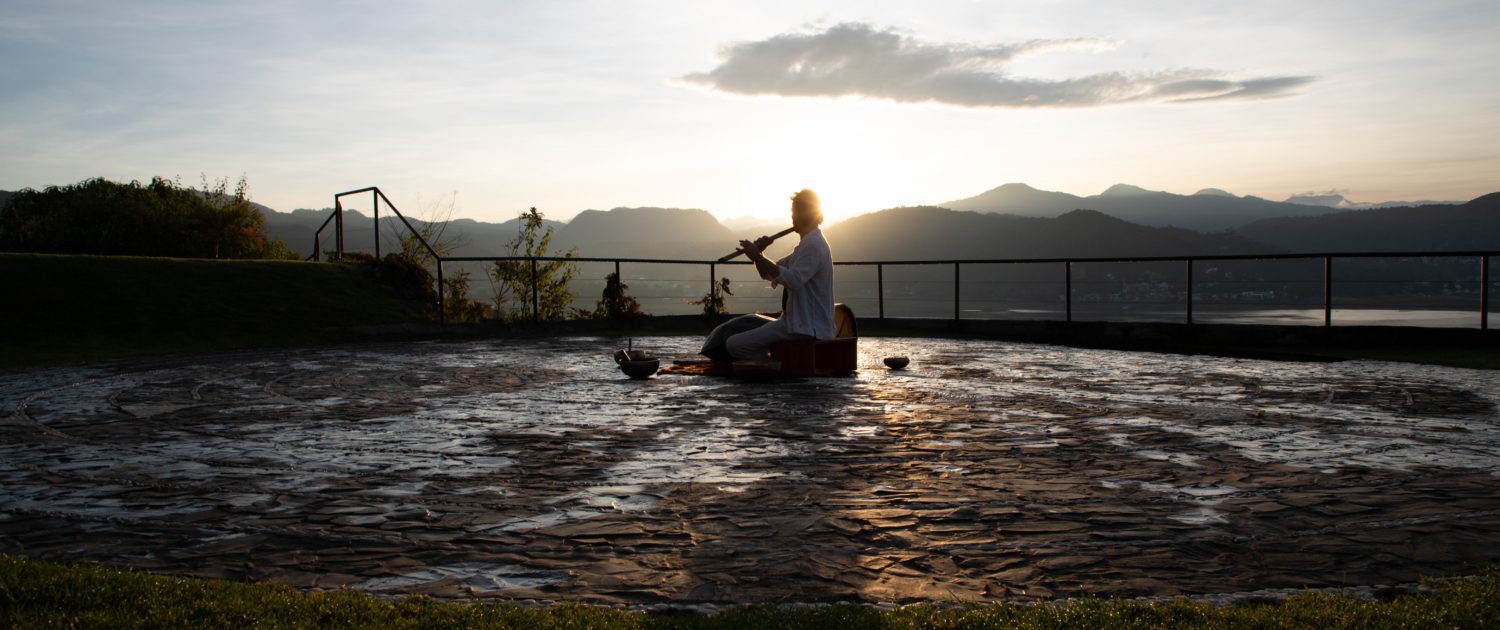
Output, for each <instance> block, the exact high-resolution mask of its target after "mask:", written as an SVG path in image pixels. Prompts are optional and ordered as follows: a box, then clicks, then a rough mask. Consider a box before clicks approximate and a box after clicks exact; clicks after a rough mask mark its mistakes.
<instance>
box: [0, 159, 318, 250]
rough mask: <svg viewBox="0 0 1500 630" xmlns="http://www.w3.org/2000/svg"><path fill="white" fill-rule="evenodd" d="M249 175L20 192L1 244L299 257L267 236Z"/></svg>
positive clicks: (0, 227) (9, 206) (0, 217)
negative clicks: (186, 183)
mask: <svg viewBox="0 0 1500 630" xmlns="http://www.w3.org/2000/svg"><path fill="white" fill-rule="evenodd" d="M265 222H266V218H265V216H264V215H263V214H261V212H260V211H259V210H258V209H256V208H255V207H254V206H252V205H251V204H250V199H249V197H248V196H247V186H246V184H245V179H244V178H243V177H242V178H240V181H239V184H238V185H237V186H236V187H235V189H234V191H233V192H230V191H229V181H228V180H227V179H220V180H218V181H216V182H214V183H213V184H210V183H209V182H208V180H207V178H204V181H203V190H201V191H200V190H194V189H192V188H186V187H183V186H182V185H181V184H179V183H177V182H174V181H170V180H167V179H165V178H161V177H155V178H152V179H151V183H149V184H142V183H140V182H138V181H133V182H130V183H129V184H117V183H114V182H111V181H108V180H105V179H103V178H95V179H88V180H84V181H82V182H79V183H77V184H74V185H71V186H61V187H59V186H51V187H48V188H47V189H45V190H42V191H37V190H32V189H29V188H28V189H25V190H21V191H19V192H17V193H16V194H15V196H14V197H12V198H11V200H10V201H9V202H8V203H6V204H5V207H4V208H3V209H0V250H3V251H11V252H28V253H47V254H99V255H107V256H167V257H175V258H258V259H266V258H296V255H295V254H292V253H291V252H290V250H288V249H287V248H286V246H285V245H284V244H282V243H281V242H280V241H273V240H270V239H268V238H267V237H266V234H265Z"/></svg>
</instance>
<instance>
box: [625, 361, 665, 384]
mask: <svg viewBox="0 0 1500 630" xmlns="http://www.w3.org/2000/svg"><path fill="white" fill-rule="evenodd" d="M659 367H661V360H660V359H636V360H634V361H621V362H620V371H621V372H624V373H625V375H626V376H629V377H630V378H633V379H637V380H640V379H643V378H650V377H651V375H652V374H655V373H656V369H657V368H659Z"/></svg>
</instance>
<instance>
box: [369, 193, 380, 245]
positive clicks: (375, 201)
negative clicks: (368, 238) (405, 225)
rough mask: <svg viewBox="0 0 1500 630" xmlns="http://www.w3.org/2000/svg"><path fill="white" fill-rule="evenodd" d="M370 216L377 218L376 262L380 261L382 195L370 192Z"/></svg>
mask: <svg viewBox="0 0 1500 630" xmlns="http://www.w3.org/2000/svg"><path fill="white" fill-rule="evenodd" d="M370 202H371V203H370V215H371V216H373V217H375V260H380V193H377V192H375V191H374V190H372V191H370Z"/></svg>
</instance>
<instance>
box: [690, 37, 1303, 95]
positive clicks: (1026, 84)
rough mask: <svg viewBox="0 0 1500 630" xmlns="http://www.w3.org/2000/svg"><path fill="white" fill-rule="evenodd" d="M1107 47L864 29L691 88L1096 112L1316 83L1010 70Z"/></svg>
mask: <svg viewBox="0 0 1500 630" xmlns="http://www.w3.org/2000/svg"><path fill="white" fill-rule="evenodd" d="M1112 45H1113V42H1110V41H1109V40H1103V39H1061V40H1032V41H1027V42H1022V43H1017V44H1003V45H996V46H971V45H965V44H942V43H937V44H933V43H924V42H921V41H918V40H915V39H912V38H911V37H907V36H905V35H902V34H900V33H898V32H896V31H894V30H889V29H888V30H877V29H876V28H874V27H872V26H870V25H868V24H862V23H857V22H849V23H843V24H838V25H835V26H832V27H830V28H828V29H827V30H825V31H822V32H814V33H792V34H783V35H777V36H775V37H771V38H770V39H766V40H762V41H754V42H743V43H737V44H733V45H730V46H726V47H725V48H724V49H723V50H722V51H721V57H722V62H721V63H720V64H719V66H718V67H716V68H714V69H713V70H711V71H709V72H704V73H696V74H690V75H687V76H684V77H682V80H683V81H686V82H688V83H693V84H697V85H703V86H707V87H709V88H712V89H715V90H719V91H721V92H728V93H733V94H746V95H777V96H800V97H814V98H839V97H860V98H872V99H880V100H888V101H895V102H897V103H942V104H947V105H957V106H960V107H1012V108H1015V107H1094V106H1100V105H1113V104H1119V103H1132V102H1143V101H1146V102H1150V101H1165V102H1177V103H1187V102H1202V101H1226V100H1246V99H1264V98H1273V97H1278V96H1284V95H1286V94H1288V93H1289V92H1290V91H1292V90H1294V89H1296V88H1298V87H1301V86H1304V85H1307V84H1308V83H1311V82H1312V81H1313V78H1312V77H1297V76H1285V77H1258V78H1252V79H1245V80H1235V79H1231V78H1228V77H1227V76H1226V73H1224V72H1220V71H1215V70H1202V69H1183V70H1168V71H1162V72H1137V73H1128V74H1127V73H1119V72H1111V73H1100V74H1092V75H1085V76H1080V77H1074V78H1067V79H1061V80H1051V79H1040V78H1026V77H1017V76H1013V75H1011V74H1009V73H1007V72H1006V66H1007V65H1008V64H1010V63H1011V62H1013V61H1015V60H1016V59H1019V58H1021V57H1023V56H1027V55H1035V54H1040V53H1045V52H1049V51H1053V50H1059V49H1065V48H1096V49H1097V48H1108V47H1111V46H1112Z"/></svg>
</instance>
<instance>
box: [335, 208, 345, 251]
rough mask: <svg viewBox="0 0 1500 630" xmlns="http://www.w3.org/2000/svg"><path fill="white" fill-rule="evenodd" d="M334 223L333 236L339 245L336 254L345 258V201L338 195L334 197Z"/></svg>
mask: <svg viewBox="0 0 1500 630" xmlns="http://www.w3.org/2000/svg"><path fill="white" fill-rule="evenodd" d="M333 223H334V225H333V227H334V234H333V237H334V239H335V242H334V243H335V245H337V247H336V249H337V251H336V252H334V255H335V256H338V259H339V260H343V259H344V202H343V200H341V199H339V198H337V197H335V198H334V199H333Z"/></svg>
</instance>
